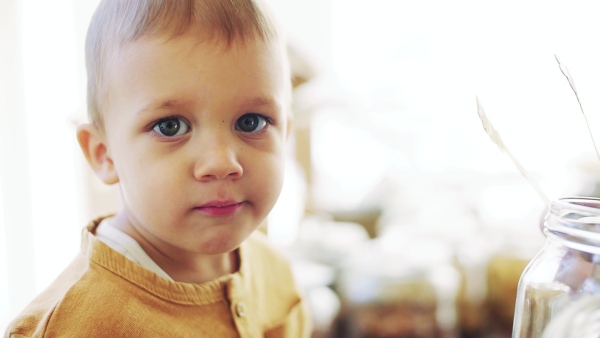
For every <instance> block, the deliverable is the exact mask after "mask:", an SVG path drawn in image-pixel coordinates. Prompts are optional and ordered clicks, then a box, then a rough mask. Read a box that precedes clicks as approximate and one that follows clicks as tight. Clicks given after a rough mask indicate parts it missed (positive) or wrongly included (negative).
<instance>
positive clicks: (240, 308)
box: [235, 302, 246, 318]
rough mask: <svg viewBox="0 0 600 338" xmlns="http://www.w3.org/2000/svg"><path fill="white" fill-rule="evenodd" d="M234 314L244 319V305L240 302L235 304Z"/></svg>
mask: <svg viewBox="0 0 600 338" xmlns="http://www.w3.org/2000/svg"><path fill="white" fill-rule="evenodd" d="M235 313H236V314H237V316H238V317H240V318H244V317H246V304H244V303H242V302H239V303H237V305H236V306H235Z"/></svg>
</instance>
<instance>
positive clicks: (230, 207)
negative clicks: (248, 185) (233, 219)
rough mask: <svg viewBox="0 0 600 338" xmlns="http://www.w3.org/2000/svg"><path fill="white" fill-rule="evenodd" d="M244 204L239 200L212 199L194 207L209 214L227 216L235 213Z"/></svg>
mask: <svg viewBox="0 0 600 338" xmlns="http://www.w3.org/2000/svg"><path fill="white" fill-rule="evenodd" d="M243 204H244V202H237V201H210V202H208V203H204V204H202V205H200V206H197V207H195V208H194V209H195V210H197V211H200V212H201V213H203V214H205V215H208V216H226V215H231V214H233V213H235V212H236V211H237V210H238V209H239V208H241V207H242V205H243Z"/></svg>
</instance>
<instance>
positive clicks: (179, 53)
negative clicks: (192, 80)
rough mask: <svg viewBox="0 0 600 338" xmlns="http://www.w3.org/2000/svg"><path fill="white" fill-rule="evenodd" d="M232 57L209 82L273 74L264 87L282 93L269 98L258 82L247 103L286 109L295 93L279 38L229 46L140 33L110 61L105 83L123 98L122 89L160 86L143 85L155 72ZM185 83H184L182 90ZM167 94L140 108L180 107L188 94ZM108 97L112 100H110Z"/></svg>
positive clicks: (199, 38) (202, 65)
mask: <svg viewBox="0 0 600 338" xmlns="http://www.w3.org/2000/svg"><path fill="white" fill-rule="evenodd" d="M198 51H200V54H201V57H200V58H199V59H196V57H198V54H195V53H197V52H198ZM228 56H229V60H234V61H233V62H232V61H230V62H229V65H230V67H229V68H227V71H224V72H223V73H222V75H221V76H219V77H218V78H216V77H213V78H211V81H216V82H221V81H223V82H225V81H229V83H231V85H232V86H233V84H235V83H236V82H238V81H236V80H238V79H240V78H239V76H250V77H252V76H259V75H260V74H259V73H265V74H266V73H268V74H270V75H267V76H266V78H268V79H269V81H271V83H270V85H269V86H267V87H264V86H263V87H262V88H263V89H264V88H271V89H272V90H276V91H277V92H279V90H280V89H283V91H282V92H283V95H282V96H281V97H276V98H273V97H270V96H269V94H271V93H267V95H263V94H261V93H260V90H261V87H260V86H257V87H256V88H255V92H256V93H257V94H256V95H254V96H252V97H249V98H247V100H246V101H252V102H249V105H255V106H257V105H264V106H266V105H273V106H282V107H283V108H284V109H286V110H287V108H288V106H289V103H290V99H291V94H290V93H288V91H291V79H290V75H289V65H288V62H287V55H286V53H285V48H284V46H283V45H282V43H281V42H280V41H277V40H274V41H264V40H261V39H254V40H240V41H234V42H233V43H231V44H227V42H226V41H222V40H218V39H214V38H212V37H207V36H202V35H197V34H183V35H177V36H170V35H160V36H142V37H140V38H139V39H136V40H135V41H131V42H129V43H128V44H127V45H124V46H123V48H122V49H121V50H120V51H119V53H117V54H116V55H115V59H114V60H113V62H111V69H109V70H108V73H109V78H108V79H107V80H108V81H107V82H108V83H107V84H108V85H109V87H113V88H108V91H109V92H112V95H109V96H120V95H119V91H120V90H119V89H120V88H121V89H122V88H123V87H125V89H127V88H128V87H137V86H148V87H150V86H156V87H160V86H161V85H162V84H161V83H160V81H157V82H158V83H156V82H152V83H151V82H150V81H148V83H145V80H146V79H147V78H148V76H153V75H155V76H156V78H158V77H159V76H160V75H163V74H168V73H169V71H171V70H173V71H182V69H185V70H186V71H185V72H184V73H189V72H192V71H194V70H195V68H198V69H203V70H204V71H211V69H210V67H207V65H210V64H212V63H214V64H215V65H217V66H218V64H219V63H221V62H223V60H224V59H228ZM163 67H164V68H163ZM185 67H189V68H185ZM188 70H189V71H188ZM263 75H264V74H263ZM259 77H260V76H259ZM259 77H258V78H259ZM258 78H257V79H258ZM263 79H264V78H263ZM288 83H289V84H288ZM115 87H116V88H115ZM184 87H185V86H183V84H181V86H180V87H178V88H184ZM163 93H164V94H165V95H166V96H165V97H163V98H161V97H157V98H154V100H152V102H146V105H145V106H144V107H138V108H139V110H146V109H148V107H153V106H154V107H156V106H158V107H168V106H174V105H178V106H181V105H182V104H184V103H185V102H186V96H185V95H182V96H179V97H177V96H174V97H173V96H169V95H170V94H169V93H168V91H167V90H165V91H164V92H163ZM107 99H108V101H110V98H107ZM107 103H109V104H110V102H107Z"/></svg>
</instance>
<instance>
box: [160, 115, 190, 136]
mask: <svg viewBox="0 0 600 338" xmlns="http://www.w3.org/2000/svg"><path fill="white" fill-rule="evenodd" d="M152 130H154V131H155V132H157V133H159V134H160V135H162V136H167V137H173V136H180V135H183V134H185V133H187V132H188V131H189V130H190V126H189V125H188V124H187V123H186V122H185V121H184V120H183V119H182V118H179V117H168V118H166V119H162V120H160V121H158V122H157V123H156V124H155V125H154V128H152Z"/></svg>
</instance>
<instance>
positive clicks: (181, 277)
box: [110, 212, 240, 284]
mask: <svg viewBox="0 0 600 338" xmlns="http://www.w3.org/2000/svg"><path fill="white" fill-rule="evenodd" d="M110 224H111V225H112V226H113V227H115V228H117V229H118V230H120V231H122V232H124V233H126V234H127V235H129V236H130V237H132V238H133V239H134V240H135V241H136V242H137V243H138V244H139V245H140V246H141V247H142V249H144V251H145V252H146V254H147V255H148V256H150V258H152V260H153V261H154V262H155V263H156V264H157V265H158V266H159V267H160V268H161V269H163V270H164V271H165V272H166V273H167V274H168V275H169V277H171V278H172V279H173V280H174V281H176V282H184V283H194V284H201V283H206V282H210V281H213V280H215V279H218V278H219V277H222V276H225V275H227V274H231V273H234V272H236V271H237V270H238V269H239V264H240V258H239V253H238V252H239V250H234V251H233V252H229V253H224V254H218V255H202V254H196V253H192V252H183V251H182V250H179V249H176V248H172V247H169V246H168V244H164V245H156V243H155V242H154V241H153V240H152V239H153V236H152V235H151V234H150V233H148V232H147V231H145V230H144V229H143V228H141V227H136V226H134V225H133V224H132V222H131V221H130V220H129V217H128V216H127V215H126V214H125V212H120V213H118V214H117V215H115V217H114V219H113V220H112V222H111V223H110ZM161 244H162V243H161Z"/></svg>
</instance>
